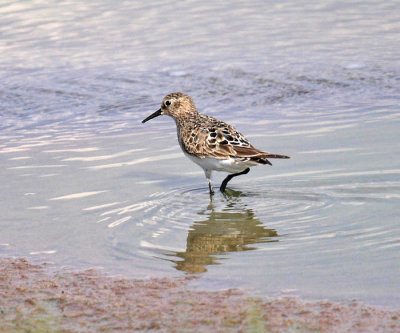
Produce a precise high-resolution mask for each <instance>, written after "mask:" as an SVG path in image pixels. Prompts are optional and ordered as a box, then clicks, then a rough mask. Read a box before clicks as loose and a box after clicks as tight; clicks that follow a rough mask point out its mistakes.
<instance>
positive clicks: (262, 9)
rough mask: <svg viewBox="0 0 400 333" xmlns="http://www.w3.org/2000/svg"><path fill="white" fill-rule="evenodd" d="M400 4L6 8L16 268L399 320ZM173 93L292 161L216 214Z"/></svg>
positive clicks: (9, 201) (4, 121) (5, 243)
mask: <svg viewBox="0 0 400 333" xmlns="http://www.w3.org/2000/svg"><path fill="white" fill-rule="evenodd" d="M395 5H396V2H394V1H393V2H390V1H387V2H384V3H381V2H378V1H376V2H373V1H371V2H368V3H357V2H356V3H352V4H337V3H336V2H324V4H319V5H316V4H313V3H309V2H301V3H300V2H294V3H293V2H289V1H288V2H281V3H280V4H279V5H274V4H267V3H264V2H260V3H255V4H254V5H253V6H252V7H251V8H245V7H243V6H242V5H241V4H239V3H232V2H229V3H223V2H219V3H218V4H215V3H209V4H208V3H204V2H196V1H192V2H185V3H181V2H179V3H177V4H176V6H172V5H168V6H167V5H163V4H161V3H156V2H154V4H153V5H146V6H144V5H141V4H140V3H127V2H121V3H119V6H115V2H111V1H110V2H106V3H104V4H103V5H97V4H80V5H79V6H78V5H76V4H74V3H72V2H69V1H64V2H57V3H53V4H51V3H46V4H43V3H42V2H39V1H38V2H36V1H27V2H20V3H18V4H15V3H14V2H11V1H10V2H8V3H7V2H3V3H2V5H1V6H0V13H1V19H0V31H1V33H2V36H3V38H2V39H1V41H0V47H1V49H2V52H0V76H1V81H0V82H1V87H0V120H1V121H0V128H1V135H0V160H1V166H2V168H1V172H0V182H1V184H2V191H1V192H0V198H1V200H0V212H1V219H0V226H1V235H0V254H3V255H18V256H27V257H30V258H35V259H37V260H46V261H53V262H55V263H57V264H59V265H67V266H70V267H73V268H81V267H88V266H90V267H93V266H94V267H102V268H103V269H104V271H105V272H106V273H107V274H121V275H124V276H133V277H147V276H165V275H166V276H177V275H181V274H196V275H197V276H198V279H196V280H193V281H192V282H191V285H192V286H193V288H201V289H221V288H230V287H242V288H250V289H251V290H252V291H253V292H254V293H258V294H263V295H282V294H284V295H286V294H290V295H300V296H303V297H307V298H315V299H318V298H329V299H333V300H348V299H353V298H356V299H360V300H363V301H366V302H369V303H371V304H377V305H389V306H398V304H399V301H400V298H399V295H400V283H399V276H400V269H399V265H398V262H399V257H400V255H399V249H400V227H399V222H400V221H399V211H400V210H399V207H400V180H399V179H400V157H399V156H400V154H399V152H400V148H399V145H398V143H399V141H400V134H399V133H400V131H399V124H400V112H399V106H398V105H399V102H400V88H399V87H400V84H399V83H400V82H399V81H400V72H399V51H398V45H399V42H400V38H399V36H400V35H399V30H400V29H399V28H400V24H399V22H400V20H399V14H398V11H396V10H395V8H396V6H395ZM178 18H179V19H178ZM172 91H184V92H186V93H188V94H190V95H191V96H192V97H193V98H194V100H195V103H196V105H197V106H198V108H199V109H200V110H201V111H202V112H204V113H207V114H210V115H213V116H216V117H218V118H221V119H223V120H226V121H228V122H231V123H232V124H234V125H235V126H236V127H237V129H239V130H240V131H241V132H243V133H245V134H246V136H247V137H248V138H249V139H250V140H251V142H252V143H253V144H254V145H255V146H256V147H259V148H261V149H265V150H268V151H271V152H274V153H281V154H287V155H290V156H291V157H292V158H291V159H290V160H273V161H272V162H273V164H274V165H273V167H257V168H254V169H252V170H251V172H250V173H249V174H248V175H246V176H242V177H238V178H235V179H234V180H232V182H230V184H229V185H230V186H229V188H230V190H229V191H228V192H227V193H226V195H222V194H220V193H216V195H215V196H214V197H213V198H210V196H209V195H208V192H207V183H206V181H205V178H204V174H203V172H202V170H201V169H200V168H199V167H197V166H196V165H194V164H192V162H190V161H189V160H187V159H186V158H185V157H184V155H183V153H182V152H181V151H180V149H179V146H178V144H177V141H176V130H175V125H174V123H173V121H172V120H171V119H167V118H157V119H154V120H152V121H151V122H148V123H146V124H144V125H143V124H141V120H142V119H143V118H145V117H146V116H147V115H149V114H150V113H151V112H153V111H155V110H156V109H158V108H159V104H160V102H161V99H162V97H163V96H164V95H165V94H167V93H169V92H172ZM224 176H225V175H224V174H216V175H215V177H214V180H213V181H214V183H215V185H218V184H219V183H220V182H221V181H222V179H223V177H224Z"/></svg>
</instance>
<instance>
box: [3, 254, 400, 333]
mask: <svg viewBox="0 0 400 333" xmlns="http://www.w3.org/2000/svg"><path fill="white" fill-rule="evenodd" d="M190 279H191V278H189V277H187V278H182V279H177V280H176V279H174V280H172V279H148V280H134V279H120V278H113V277H105V276H104V275H102V274H101V273H100V272H99V271H96V270H86V271H83V272H71V271H66V270H60V269H57V268H55V267H53V266H52V265H50V264H40V265H36V264H31V263H29V262H28V261H26V260H25V259H15V258H0V332H87V331H90V332H95V331H97V332H103V331H105V332H111V331H112V332H129V331H163V332H206V331H208V332H294V331H296V332H304V331H306V332H309V331H312V332H333V331H334V332H399V331H400V310H385V309H378V308H373V307H370V306H366V305H363V304H360V303H357V302H350V303H347V304H338V303H332V302H328V301H319V302H306V301H302V300H299V299H298V298H294V297H284V298H276V299H272V298H261V297H251V296H249V295H248V294H246V293H245V292H244V291H240V290H236V289H233V290H226V291H218V292H199V291H191V290H189V289H188V288H187V282H188V281H189V280H190Z"/></svg>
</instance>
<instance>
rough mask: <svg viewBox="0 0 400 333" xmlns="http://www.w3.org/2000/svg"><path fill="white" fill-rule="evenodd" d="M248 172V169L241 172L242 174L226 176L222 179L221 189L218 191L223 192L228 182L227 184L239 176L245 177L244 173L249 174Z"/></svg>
mask: <svg viewBox="0 0 400 333" xmlns="http://www.w3.org/2000/svg"><path fill="white" fill-rule="evenodd" d="M249 171H250V168H247V169H246V170H243V171H242V172H239V173H233V174H231V175H228V176H227V177H226V178H225V179H224V181H223V182H222V184H221V187H220V188H219V189H220V190H221V192H225V189H226V185H227V184H228V182H229V181H230V180H231V179H232V178H233V177H236V176H240V175H245V174H246V173H249Z"/></svg>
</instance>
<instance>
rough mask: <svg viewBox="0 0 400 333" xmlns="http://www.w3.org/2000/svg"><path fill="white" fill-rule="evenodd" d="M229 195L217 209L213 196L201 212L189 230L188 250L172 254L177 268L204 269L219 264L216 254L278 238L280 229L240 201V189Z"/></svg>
mask: <svg viewBox="0 0 400 333" xmlns="http://www.w3.org/2000/svg"><path fill="white" fill-rule="evenodd" d="M233 194H234V195H233V196H229V197H226V198H227V199H228V202H227V204H226V205H225V207H223V208H222V209H219V210H216V209H215V207H214V204H213V202H212V200H211V201H210V204H209V205H208V207H207V209H205V210H203V211H200V212H198V214H199V215H200V216H201V217H202V218H201V219H199V220H198V221H195V222H194V223H193V225H192V228H191V230H190V231H189V234H188V237H187V242H186V251H184V252H176V253H173V254H171V253H170V254H169V255H172V256H174V257H179V258H180V260H179V259H178V260H171V261H172V262H174V263H175V265H176V266H175V268H176V269H178V270H181V271H185V272H187V273H202V272H205V271H207V269H206V266H208V265H213V264H218V263H219V262H218V260H219V258H217V257H216V256H215V255H218V254H224V253H227V252H236V251H249V250H254V249H255V247H252V246H251V244H257V243H266V242H277V241H278V240H277V236H278V234H277V232H276V231H275V230H273V229H267V228H265V227H264V226H263V225H262V223H261V221H260V220H258V219H257V218H256V217H255V216H254V212H253V211H252V210H251V209H249V208H247V207H246V206H245V205H244V204H243V203H241V202H240V196H241V195H240V192H235V193H233Z"/></svg>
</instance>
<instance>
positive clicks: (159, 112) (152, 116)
mask: <svg viewBox="0 0 400 333" xmlns="http://www.w3.org/2000/svg"><path fill="white" fill-rule="evenodd" d="M158 116H161V109H158V110H157V111H156V112H154V113H152V114H151V115H150V116H148V117H147V118H146V119H144V120H142V124H144V123H145V122H146V121H149V120H150V119H153V118H155V117H158Z"/></svg>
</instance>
